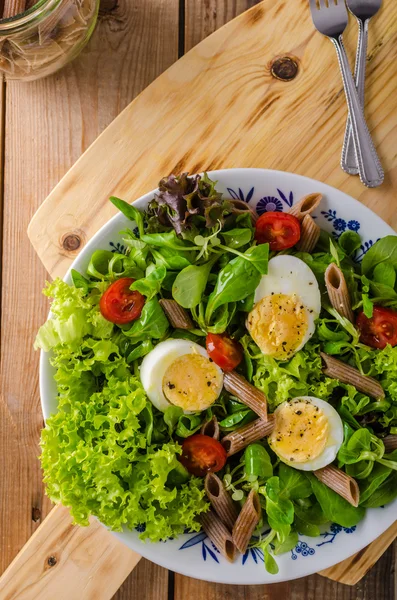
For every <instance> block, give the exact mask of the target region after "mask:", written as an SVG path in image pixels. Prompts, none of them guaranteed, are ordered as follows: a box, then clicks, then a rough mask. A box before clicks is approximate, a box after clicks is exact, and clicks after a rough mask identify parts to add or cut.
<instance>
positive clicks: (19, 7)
mask: <svg viewBox="0 0 397 600" xmlns="http://www.w3.org/2000/svg"><path fill="white" fill-rule="evenodd" d="M25 7H26V2H25V0H5V2H4V9H3V16H2V18H3V19H9V18H10V17H15V16H16V15H19V14H21V13H23V12H24V11H25Z"/></svg>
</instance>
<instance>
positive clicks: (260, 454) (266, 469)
mask: <svg viewBox="0 0 397 600" xmlns="http://www.w3.org/2000/svg"><path fill="white" fill-rule="evenodd" d="M244 464H245V472H246V474H247V475H248V476H255V477H261V478H263V479H269V477H272V475H273V466H272V462H271V460H270V456H269V454H268V452H267V451H266V449H265V448H264V447H263V446H261V444H249V446H247V447H246V449H245V451H244Z"/></svg>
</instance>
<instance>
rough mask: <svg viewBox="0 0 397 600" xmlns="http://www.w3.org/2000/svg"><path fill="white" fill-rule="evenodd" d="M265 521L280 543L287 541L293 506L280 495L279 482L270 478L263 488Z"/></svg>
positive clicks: (274, 478)
mask: <svg viewBox="0 0 397 600" xmlns="http://www.w3.org/2000/svg"><path fill="white" fill-rule="evenodd" d="M265 496H266V513H267V520H268V522H269V525H270V527H271V528H272V529H274V530H275V531H276V532H277V534H278V536H279V539H280V541H284V540H286V539H287V537H288V535H289V533H290V530H291V525H292V522H293V520H294V505H293V504H292V502H291V500H289V499H288V498H285V497H283V496H282V494H280V480H279V478H278V477H271V478H270V479H269V480H268V481H267V483H266V487H265Z"/></svg>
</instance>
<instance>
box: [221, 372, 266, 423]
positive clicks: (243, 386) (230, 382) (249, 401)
mask: <svg viewBox="0 0 397 600" xmlns="http://www.w3.org/2000/svg"><path fill="white" fill-rule="evenodd" d="M223 385H224V386H225V389H226V390H227V391H228V392H229V393H230V394H233V396H237V398H238V399H239V400H241V402H242V403H243V404H246V405H247V406H248V407H249V408H251V410H253V411H254V412H256V414H257V415H258V417H260V418H261V419H262V420H263V421H267V399H266V396H265V394H264V393H263V392H261V391H260V390H258V388H256V387H255V386H253V385H251V384H250V383H248V381H247V380H246V379H245V378H244V377H242V376H241V375H239V374H238V373H236V372H235V371H230V372H229V373H225V374H224V378H223Z"/></svg>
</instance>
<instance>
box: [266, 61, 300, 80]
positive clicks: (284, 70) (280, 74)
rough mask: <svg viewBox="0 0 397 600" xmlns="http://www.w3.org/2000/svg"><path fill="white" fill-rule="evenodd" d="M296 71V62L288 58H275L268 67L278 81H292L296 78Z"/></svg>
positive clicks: (297, 67)
mask: <svg viewBox="0 0 397 600" xmlns="http://www.w3.org/2000/svg"><path fill="white" fill-rule="evenodd" d="M298 70H299V66H298V63H297V61H296V60H294V59H293V58H291V57H290V56H282V57H281V58H276V59H275V60H274V61H273V62H272V64H271V66H270V73H271V74H272V76H273V77H275V78H276V79H279V80H280V81H292V79H295V77H296V76H297V74H298Z"/></svg>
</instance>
